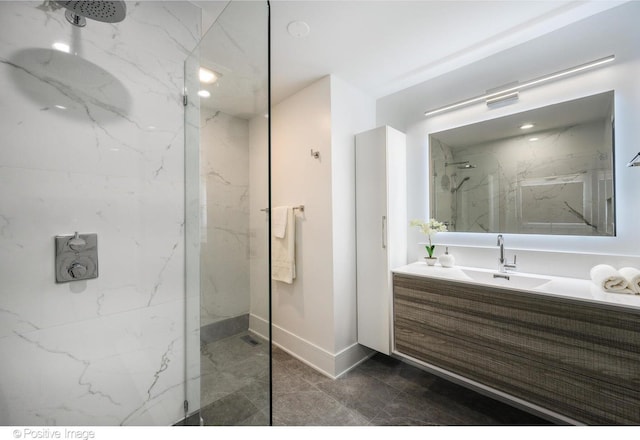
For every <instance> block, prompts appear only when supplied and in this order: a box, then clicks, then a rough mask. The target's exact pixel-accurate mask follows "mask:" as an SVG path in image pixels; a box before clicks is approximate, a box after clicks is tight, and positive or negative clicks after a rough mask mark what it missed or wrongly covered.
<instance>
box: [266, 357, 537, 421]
mask: <svg viewBox="0 0 640 440" xmlns="http://www.w3.org/2000/svg"><path fill="white" fill-rule="evenodd" d="M273 424H274V425H289V426H301V425H305V426H327V425H328V426H406V425H413V426H429V425H437V426H443V425H447V426H451V425H518V426H529V425H548V424H550V423H549V422H547V421H546V420H542V419H540V418H538V417H536V416H533V415H531V414H529V413H526V412H524V411H521V410H519V409H516V408H513V407H511V406H509V405H506V404H504V403H502V402H499V401H496V400H494V399H491V398H488V397H486V396H484V395H481V394H478V393H476V392H474V391H471V390H468V389H466V388H464V387H461V386H459V385H456V384H453V383H451V382H449V381H446V380H444V379H441V378H439V377H437V376H434V375H432V374H429V373H427V372H425V371H423V370H420V369H418V368H415V367H413V366H410V365H408V364H405V363H403V362H401V361H399V360H397V359H394V358H391V357H388V356H385V355H382V354H376V355H375V356H373V357H372V358H370V359H368V360H367V361H365V362H364V363H362V364H360V365H359V366H358V367H356V368H355V369H353V370H351V371H350V372H348V373H346V374H345V375H343V376H342V377H340V378H338V379H336V380H332V379H329V378H327V377H325V376H324V375H322V374H320V373H318V372H316V371H315V370H314V369H312V368H310V367H308V366H307V365H305V364H303V363H302V362H300V361H298V360H297V359H295V358H293V357H292V356H290V355H289V354H287V353H286V352H284V351H283V350H280V349H277V348H274V350H273Z"/></svg>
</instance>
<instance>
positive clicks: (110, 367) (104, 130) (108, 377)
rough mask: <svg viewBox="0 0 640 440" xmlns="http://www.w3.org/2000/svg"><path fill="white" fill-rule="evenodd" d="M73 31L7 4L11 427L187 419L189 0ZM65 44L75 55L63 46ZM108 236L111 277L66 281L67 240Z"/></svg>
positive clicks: (1, 276) (144, 7)
mask: <svg viewBox="0 0 640 440" xmlns="http://www.w3.org/2000/svg"><path fill="white" fill-rule="evenodd" d="M127 6H128V11H127V17H126V19H125V21H123V22H122V23H118V24H114V25H110V24H104V23H99V22H94V21H91V20H88V23H87V26H86V27H85V28H82V29H80V28H74V27H73V26H71V25H70V24H69V23H68V22H67V21H66V19H65V18H64V9H62V8H55V7H54V6H53V4H52V3H51V2H22V1H20V2H6V1H5V2H0V90H2V99H0V108H1V110H2V115H3V117H2V118H0V133H2V134H1V136H2V143H1V145H2V147H1V148H0V200H1V203H0V280H1V283H0V352H1V353H2V358H3V361H2V362H1V363H0V424H2V425H169V424H172V423H175V422H176V421H178V420H179V419H180V418H181V417H182V416H183V401H184V393H185V390H184V388H185V384H184V380H185V371H184V350H185V347H184V339H185V335H184V328H185V323H184V314H185V310H184V307H185V301H184V295H185V292H184V170H183V166H184V161H183V156H184V123H183V118H184V109H183V105H182V102H181V90H182V87H183V69H184V64H183V63H184V60H185V58H186V57H187V55H188V54H189V52H190V51H191V50H192V49H193V48H194V47H195V45H196V43H197V41H198V38H199V36H200V29H199V26H200V10H199V9H198V8H196V7H195V6H194V5H192V4H190V3H188V2H137V3H133V2H128V3H127ZM56 42H62V43H64V44H66V45H68V46H69V51H70V52H71V53H64V52H59V51H56V50H54V49H52V45H53V44H54V43H56ZM74 231H80V232H87V233H88V232H95V233H97V234H98V253H99V266H100V276H99V278H97V279H94V280H88V281H84V282H82V281H81V282H72V283H66V284H56V283H55V276H54V262H53V257H54V240H53V237H54V236H56V235H64V234H72V233H73V232H74Z"/></svg>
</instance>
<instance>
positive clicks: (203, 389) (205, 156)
mask: <svg viewBox="0 0 640 440" xmlns="http://www.w3.org/2000/svg"><path fill="white" fill-rule="evenodd" d="M268 12H269V11H268V4H267V2H251V1H242V2H230V3H229V4H228V6H227V7H226V8H225V9H224V10H223V12H222V13H221V14H220V16H219V17H218V18H217V20H216V21H215V23H214V24H213V25H212V26H211V28H210V29H209V30H208V31H207V33H206V34H205V35H204V37H203V38H202V41H201V42H200V44H199V46H198V48H197V49H196V50H195V51H194V52H193V53H192V54H191V56H190V57H189V58H188V59H187V60H186V62H185V70H186V71H185V76H186V78H187V82H186V95H187V100H188V103H187V107H186V116H185V118H186V125H187V131H186V136H187V140H186V143H187V151H186V159H185V160H186V190H187V193H186V207H187V208H186V209H187V223H186V235H187V237H186V243H187V254H186V264H187V292H188V293H187V295H188V298H187V313H188V323H187V326H188V329H187V333H188V335H189V336H188V341H187V352H188V360H187V363H188V366H187V370H188V374H189V387H188V391H187V394H188V396H187V400H188V401H189V405H190V407H191V408H190V411H189V412H190V413H194V411H195V410H197V409H199V414H200V419H201V423H203V424H205V425H268V424H269V423H270V395H269V388H270V342H269V320H270V318H269V287H270V284H269V273H268V251H267V250H268V234H267V232H268V214H267V209H266V208H268V203H269V201H268V145H269V138H268V133H269V131H268V111H269V99H268V97H269V93H268V90H269V81H268V80H269V77H268V19H269V15H268Z"/></svg>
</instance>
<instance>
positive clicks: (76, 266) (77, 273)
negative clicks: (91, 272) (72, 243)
mask: <svg viewBox="0 0 640 440" xmlns="http://www.w3.org/2000/svg"><path fill="white" fill-rule="evenodd" d="M67 273H68V274H69V276H70V277H71V278H74V279H76V278H82V277H84V275H86V273H87V266H85V265H83V264H80V263H78V262H77V261H75V262H73V263H72V264H71V266H69V269H67Z"/></svg>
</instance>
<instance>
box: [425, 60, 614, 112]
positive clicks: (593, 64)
mask: <svg viewBox="0 0 640 440" xmlns="http://www.w3.org/2000/svg"><path fill="white" fill-rule="evenodd" d="M615 58H616V57H615V55H610V56H608V57H604V58H600V59H597V60H594V61H591V62H589V63H585V64H580V65H579V66H575V67H571V68H568V69H565V70H560V71H558V72H554V73H551V74H549V75H545V76H541V77H539V78H535V79H532V80H529V81H525V82H524V83H522V84H518V85H515V86H513V87H507V88H505V89H502V90H498V91H495V92H491V93H485V94H484V95H480V96H476V97H474V98H470V99H465V100H464V101H459V102H456V103H454V104H450V105H447V106H444V107H440V108H436V109H433V110H428V111H426V112H425V113H424V115H425V116H433V115H436V114H438V113H442V112H446V111H449V110H453V109H456V108H460V107H464V106H467V105H470V104H475V103H477V102H482V101H488V100H491V99H494V98H498V97H501V96H504V95H507V94H509V93H512V92H519V91H520V90H522V89H526V88H529V87H532V86H535V85H538V84H542V83H544V82H547V81H552V80H554V79H558V78H562V77H565V76H568V75H572V74H574V73H578V72H581V71H583V70H587V69H591V68H594V67H597V66H601V65H602V64H606V63H609V62H611V61H613V60H615Z"/></svg>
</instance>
